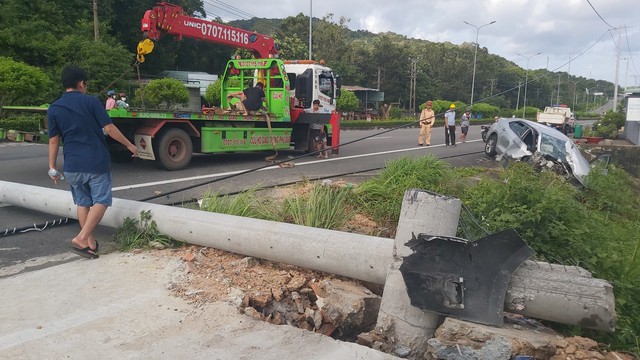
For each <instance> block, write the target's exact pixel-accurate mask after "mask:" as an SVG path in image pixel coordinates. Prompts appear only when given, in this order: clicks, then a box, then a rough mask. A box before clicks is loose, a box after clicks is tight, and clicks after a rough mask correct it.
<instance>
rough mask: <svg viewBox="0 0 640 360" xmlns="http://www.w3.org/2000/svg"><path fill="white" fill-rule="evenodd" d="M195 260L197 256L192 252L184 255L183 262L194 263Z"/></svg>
mask: <svg viewBox="0 0 640 360" xmlns="http://www.w3.org/2000/svg"><path fill="white" fill-rule="evenodd" d="M195 259H196V256H195V255H194V254H193V253H192V252H188V253H186V254H184V255H182V260H184V261H186V262H191V261H193V260H195Z"/></svg>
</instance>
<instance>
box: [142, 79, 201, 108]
mask: <svg viewBox="0 0 640 360" xmlns="http://www.w3.org/2000/svg"><path fill="white" fill-rule="evenodd" d="M188 103H189V91H188V90H187V88H186V87H185V86H184V84H183V83H182V82H181V81H180V80H177V79H158V80H152V81H150V82H149V84H147V86H145V87H144V88H140V89H138V90H137V91H136V104H138V105H142V106H143V107H145V106H146V107H151V108H159V107H160V106H161V105H164V109H166V110H170V109H173V108H174V107H175V106H176V105H177V104H182V105H187V104H188Z"/></svg>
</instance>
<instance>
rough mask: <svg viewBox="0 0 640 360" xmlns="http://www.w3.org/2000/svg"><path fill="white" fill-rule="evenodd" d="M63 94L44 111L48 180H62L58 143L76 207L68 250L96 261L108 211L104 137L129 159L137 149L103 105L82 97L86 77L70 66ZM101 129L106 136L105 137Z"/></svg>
mask: <svg viewBox="0 0 640 360" xmlns="http://www.w3.org/2000/svg"><path fill="white" fill-rule="evenodd" d="M61 78H62V85H63V87H64V88H65V93H64V94H62V96H61V97H60V99H58V100H56V101H55V102H54V103H53V104H51V106H50V107H49V110H48V111H47V120H48V127H49V176H50V177H51V178H52V179H53V181H54V182H55V183H56V184H57V183H58V180H61V179H62V177H61V176H60V173H59V172H58V171H57V169H56V160H57V158H58V149H59V146H60V140H62V143H63V144H64V146H63V155H64V167H63V171H64V175H65V177H66V178H67V180H68V182H69V185H70V186H71V194H72V196H73V202H74V203H75V204H76V206H77V215H78V221H79V222H80V228H81V229H80V233H78V235H77V236H76V237H75V238H73V239H72V240H71V250H72V251H73V252H75V253H76V254H78V255H81V256H84V257H87V258H96V257H98V255H97V252H98V242H97V241H96V239H95V237H94V236H93V231H94V229H95V228H96V226H97V225H98V223H100V220H102V217H103V216H104V213H105V211H107V207H109V206H111V201H112V196H111V158H110V156H109V150H108V148H107V142H106V139H105V135H104V134H105V133H106V134H107V135H109V136H111V137H112V138H113V139H115V140H116V141H118V142H119V143H121V144H122V145H124V146H125V147H126V148H127V150H129V151H130V152H131V153H132V154H133V156H137V155H138V150H137V148H136V146H135V145H133V144H132V143H131V142H130V141H129V140H128V139H127V138H126V137H125V136H124V135H123V134H122V133H121V132H120V130H118V128H116V127H115V125H113V123H112V122H111V118H110V117H109V115H108V114H107V112H106V110H105V108H104V106H103V105H102V103H101V102H100V100H98V98H96V97H94V96H88V95H86V92H87V74H86V73H85V72H84V71H83V70H82V69H80V68H78V67H76V66H73V65H69V66H67V67H65V68H64V69H63V70H62V76H61ZM103 130H104V133H103Z"/></svg>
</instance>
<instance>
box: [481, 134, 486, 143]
mask: <svg viewBox="0 0 640 360" xmlns="http://www.w3.org/2000/svg"><path fill="white" fill-rule="evenodd" d="M482 141H484V142H487V133H486V132H483V133H482Z"/></svg>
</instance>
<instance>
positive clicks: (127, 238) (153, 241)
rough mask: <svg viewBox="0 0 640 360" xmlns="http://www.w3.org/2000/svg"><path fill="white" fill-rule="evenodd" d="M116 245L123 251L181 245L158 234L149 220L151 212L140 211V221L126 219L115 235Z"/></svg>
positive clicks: (155, 227)
mask: <svg viewBox="0 0 640 360" xmlns="http://www.w3.org/2000/svg"><path fill="white" fill-rule="evenodd" d="M115 240H116V243H118V244H119V245H120V248H121V249H122V250H124V251H128V250H132V249H140V248H150V247H158V246H161V247H176V246H179V245H181V244H182V243H181V242H179V241H176V240H174V239H172V238H171V237H169V236H167V235H164V234H162V233H160V231H159V230H158V225H157V224H156V222H155V221H154V220H152V219H151V211H141V212H140V219H131V218H129V217H128V218H126V219H125V220H124V224H123V225H122V226H121V227H119V228H118V230H117V231H116V234H115Z"/></svg>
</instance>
